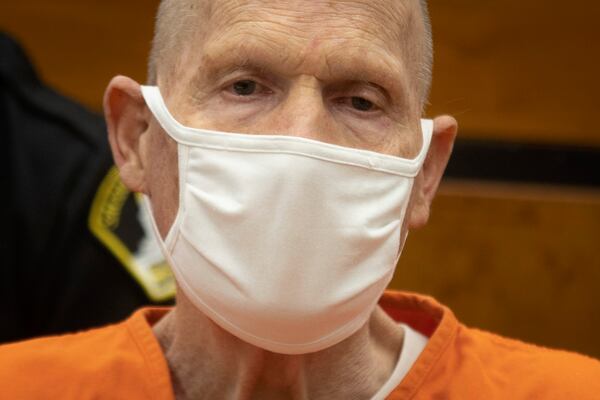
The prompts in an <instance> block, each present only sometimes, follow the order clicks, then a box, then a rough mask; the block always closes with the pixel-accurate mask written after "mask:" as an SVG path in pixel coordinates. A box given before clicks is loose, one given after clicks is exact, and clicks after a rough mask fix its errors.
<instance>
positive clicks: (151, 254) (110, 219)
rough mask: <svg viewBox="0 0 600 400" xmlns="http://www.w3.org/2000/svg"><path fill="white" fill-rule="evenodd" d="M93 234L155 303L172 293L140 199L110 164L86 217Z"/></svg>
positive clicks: (172, 286) (170, 279)
mask: <svg viewBox="0 0 600 400" xmlns="http://www.w3.org/2000/svg"><path fill="white" fill-rule="evenodd" d="M88 224H89V228H90V230H91V231H92V233H93V234H94V235H95V236H96V237H97V238H98V240H100V242H101V243H102V244H104V245H105V246H106V247H107V248H108V249H109V250H110V252H111V253H112V254H113V255H114V256H115V257H116V258H117V259H118V260H119V261H120V262H121V264H122V265H123V266H124V267H125V269H126V270H127V271H128V272H129V273H130V274H131V276H133V278H134V279H135V280H136V281H137V282H138V283H139V284H140V286H141V287H142V289H143V290H144V292H145V293H146V294H147V295H148V297H149V298H150V299H151V300H153V301H156V302H162V301H166V300H169V299H172V298H173V297H174V296H175V279H174V277H173V274H172V273H171V269H170V267H169V265H168V264H167V263H166V262H165V260H164V257H163V255H162V253H161V252H160V248H159V246H158V243H157V242H156V239H155V238H154V233H153V232H152V225H151V221H150V217H149V216H148V214H147V213H146V210H145V209H144V208H143V207H142V206H141V198H140V197H139V196H137V195H136V194H134V193H132V192H130V191H129V190H128V189H127V188H126V187H125V185H123V183H122V182H121V179H120V178H119V172H118V170H117V168H116V167H112V168H111V169H110V170H109V171H108V173H107V174H106V177H105V178H104V179H103V180H102V183H101V184H100V187H99V188H98V191H97V192H96V196H95V197H94V201H93V202H92V208H91V211H90V215H89V219H88Z"/></svg>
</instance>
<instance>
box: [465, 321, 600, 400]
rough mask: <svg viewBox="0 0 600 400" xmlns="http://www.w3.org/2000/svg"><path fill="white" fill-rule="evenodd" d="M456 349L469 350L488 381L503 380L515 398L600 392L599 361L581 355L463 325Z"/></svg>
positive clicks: (587, 396)
mask: <svg viewBox="0 0 600 400" xmlns="http://www.w3.org/2000/svg"><path fill="white" fill-rule="evenodd" d="M457 346H459V347H464V348H465V349H469V348H470V349H471V350H472V353H473V354H475V355H476V357H477V359H478V361H479V362H481V367H482V369H483V370H484V371H485V372H486V373H487V375H488V376H489V377H490V379H492V380H494V379H500V380H501V381H504V384H506V385H507V387H508V388H510V389H509V392H511V394H513V395H515V396H516V398H520V396H519V395H521V394H522V395H523V396H530V397H529V398H531V396H533V397H535V398H544V399H563V398H577V399H592V398H597V396H598V393H600V361H598V360H595V359H593V358H591V357H588V356H584V355H582V354H578V353H574V352H570V351H564V350H556V349H549V348H545V347H541V346H536V345H533V344H529V343H525V342H522V341H519V340H515V339H509V338H505V337H502V336H500V335H496V334H493V333H489V332H485V331H481V330H477V329H471V328H465V327H462V326H461V328H460V329H459V332H458V335H457ZM524 398H527V397H524Z"/></svg>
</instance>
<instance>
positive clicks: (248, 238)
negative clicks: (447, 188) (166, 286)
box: [0, 0, 600, 399]
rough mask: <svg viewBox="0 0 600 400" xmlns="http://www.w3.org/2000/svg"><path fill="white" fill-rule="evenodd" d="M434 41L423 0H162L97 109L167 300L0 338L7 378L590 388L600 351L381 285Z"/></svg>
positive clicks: (36, 383) (195, 388)
mask: <svg viewBox="0 0 600 400" xmlns="http://www.w3.org/2000/svg"><path fill="white" fill-rule="evenodd" d="M431 51H432V50H431V41H430V33H429V27H428V19H427V8H426V5H425V4H424V3H423V2H421V3H420V2H418V1H416V0H369V1H343V0H339V1H335V0H334V1H316V0H315V1H284V0H279V1H267V0H265V1H229V0H219V1H209V0H164V1H163V2H162V4H161V6H160V9H159V14H158V19H157V27H156V32H155V40H154V47H153V50H152V54H151V58H150V78H149V83H150V85H149V86H140V85H139V84H138V83H136V82H134V81H133V80H131V79H129V78H125V77H121V76H119V77H116V78H114V79H113V80H112V81H111V82H110V84H109V86H108V88H107V90H106V95H105V111H106V119H107V122H108V127H109V140H110V143H111V147H112V150H113V155H114V158H115V161H116V163H117V165H118V166H119V169H120V174H121V177H122V180H123V182H124V183H125V184H126V185H127V186H128V187H129V188H130V189H131V190H134V191H137V192H140V193H142V194H144V196H145V200H146V204H147V206H148V209H149V210H150V214H151V215H152V218H153V221H154V226H155V230H156V234H157V238H158V241H159V242H160V245H161V247H162V249H163V252H164V254H165V256H166V258H167V259H168V260H169V263H170V265H171V267H172V268H173V271H174V273H175V275H176V278H177V283H178V289H179V290H178V294H177V306H176V307H175V308H173V309H171V310H168V309H143V310H140V311H138V312H136V313H135V314H134V315H133V316H132V317H131V318H130V319H128V320H127V321H125V322H123V323H121V324H118V325H114V326H109V327H105V328H101V329H96V330H92V331H88V332H84V333H79V334H74V335H68V336H62V337H56V338H46V339H38V340H33V341H29V342H23V343H18V344H13V345H8V346H5V347H2V348H0V360H1V362H0V377H1V378H0V379H1V382H2V386H1V387H2V389H1V390H3V397H5V398H19V399H23V398H32V399H33V398H35V399H38V398H60V399H86V398H111V399H112V398H123V399H137V398H140V399H141V398H155V399H172V398H177V399H384V398H389V399H408V398H418V399H432V398H453V399H467V398H472V399H495V398H498V399H505V398H512V399H530V398H553V399H564V398H577V399H591V398H598V396H600V384H599V383H598V382H599V381H600V379H598V378H600V363H598V362H597V361H595V360H592V359H589V358H586V357H584V356H580V355H576V354H570V353H566V352H561V351H553V350H546V349H541V348H537V347H535V346H532V345H527V344H523V343H520V342H517V341H513V340H509V339H504V338H501V337H498V336H495V335H493V334H489V333H485V332H481V331H477V330H474V329H470V328H466V327H465V326H463V325H461V324H460V323H458V322H457V321H456V319H455V318H454V316H453V315H452V313H451V311H450V310H448V309H447V308H445V307H444V306H442V305H440V304H438V303H436V302H435V301H434V300H432V299H430V298H426V297H423V296H419V295H414V294H406V293H394V292H385V293H384V290H385V287H386V285H387V283H388V282H389V280H390V279H391V276H392V274H393V271H394V268H395V265H396V261H397V259H398V257H399V256H400V253H401V250H402V246H403V244H404V240H405V238H406V234H407V232H408V230H409V229H411V228H417V227H420V226H423V225H424V224H425V223H426V222H427V219H428V213H429V206H430V203H431V201H432V199H433V197H434V194H435V191H436V189H437V186H438V183H439V181H440V178H441V176H442V173H443V170H444V168H445V165H446V162H447V160H448V158H449V156H450V153H451V149H452V144H453V140H454V137H455V134H456V129H457V128H456V122H455V120H454V119H453V118H451V117H439V118H437V119H436V120H435V122H434V123H433V124H432V123H431V122H430V121H420V116H421V113H422V109H423V105H424V104H425V102H426V99H427V92H428V86H429V82H430V70H431V68H430V67H431V58H432V56H431ZM440 268H443V266H440Z"/></svg>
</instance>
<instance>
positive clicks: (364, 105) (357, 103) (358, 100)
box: [351, 97, 375, 111]
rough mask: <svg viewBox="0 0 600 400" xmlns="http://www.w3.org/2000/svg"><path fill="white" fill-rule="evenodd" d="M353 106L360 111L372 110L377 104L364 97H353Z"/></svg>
mask: <svg viewBox="0 0 600 400" xmlns="http://www.w3.org/2000/svg"><path fill="white" fill-rule="evenodd" d="M351 102H352V107H354V108H355V109H356V110H358V111H371V110H373V108H374V107H375V105H374V104H373V103H372V102H370V101H369V100H367V99H365V98H363V97H352V100H351Z"/></svg>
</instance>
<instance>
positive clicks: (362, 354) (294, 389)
mask: <svg viewBox="0 0 600 400" xmlns="http://www.w3.org/2000/svg"><path fill="white" fill-rule="evenodd" d="M153 329H154V333H155V334H156V336H157V338H158V340H159V342H160V344H161V347H162V348H163V351H164V352H165V357H166V359H167V362H168V364H169V368H170V370H171V377H172V382H173V388H174V392H175V397H176V398H177V399H178V400H182V399H214V398H219V399H225V400H229V399H231V400H242V399H244V400H245V399H295V400H296V399H298V400H300V399H317V400H318V399H331V398H370V397H371V396H373V395H374V394H375V393H376V392H377V390H378V389H379V388H380V387H381V386H382V385H383V384H384V383H385V381H386V380H387V379H388V378H389V377H390V375H391V373H392V371H393V369H394V367H395V365H396V362H397V360H398V356H399V353H400V350H401V347H402V341H403V336H404V335H403V331H402V329H401V328H400V327H399V326H398V325H397V324H396V323H395V322H394V321H392V320H391V318H390V317H388V316H387V315H386V314H385V312H383V311H382V310H381V309H379V308H377V309H376V310H375V311H374V312H373V314H372V315H371V318H370V320H369V321H368V322H367V323H366V324H365V325H364V326H363V327H362V328H361V329H360V330H358V331H357V332H356V333H355V334H353V335H352V336H350V337H349V338H347V339H346V340H344V341H342V342H340V343H338V344H337V345H335V346H332V347H330V348H327V349H325V350H322V351H319V352H315V353H308V354H301V355H285V354H277V353H272V352H269V351H266V350H263V349H260V348H258V347H255V346H253V345H250V344H248V343H246V342H243V341H241V340H240V339H238V338H236V337H235V336H233V335H231V334H229V333H228V332H226V331H224V330H223V329H221V328H220V327H219V326H217V325H216V324H215V323H213V322H212V321H211V320H210V319H208V318H207V317H206V316H204V315H203V314H202V313H201V312H200V311H198V310H197V309H196V308H195V307H194V306H193V305H192V304H191V303H189V301H188V300H187V299H186V298H185V297H184V296H178V299H177V307H175V309H174V310H173V311H171V312H170V313H169V314H167V315H166V316H165V317H164V318H163V319H162V320H160V321H159V322H158V323H157V324H156V325H155V326H154V328H153Z"/></svg>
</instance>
